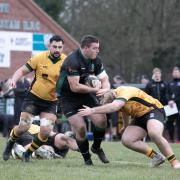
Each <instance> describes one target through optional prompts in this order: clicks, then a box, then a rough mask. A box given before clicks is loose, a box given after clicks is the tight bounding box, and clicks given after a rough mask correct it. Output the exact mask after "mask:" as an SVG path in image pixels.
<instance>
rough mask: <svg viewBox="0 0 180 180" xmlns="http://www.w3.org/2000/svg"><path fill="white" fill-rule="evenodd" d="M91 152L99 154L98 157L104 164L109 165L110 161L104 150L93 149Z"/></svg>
mask: <svg viewBox="0 0 180 180" xmlns="http://www.w3.org/2000/svg"><path fill="white" fill-rule="evenodd" d="M91 151H92V152H93V153H94V154H97V156H98V157H99V159H100V160H101V161H102V162H103V163H109V160H108V159H107V157H106V155H105V153H104V151H103V150H102V148H99V149H94V148H93V147H91Z"/></svg>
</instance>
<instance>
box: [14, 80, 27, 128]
mask: <svg viewBox="0 0 180 180" xmlns="http://www.w3.org/2000/svg"><path fill="white" fill-rule="evenodd" d="M29 87H30V82H29V81H28V80H27V78H25V77H22V78H21V79H19V81H17V83H16V88H14V122H13V124H14V125H17V124H18V123H19V118H20V114H21V106H22V103H23V100H24V98H25V97H26V95H27V91H28V89H29Z"/></svg>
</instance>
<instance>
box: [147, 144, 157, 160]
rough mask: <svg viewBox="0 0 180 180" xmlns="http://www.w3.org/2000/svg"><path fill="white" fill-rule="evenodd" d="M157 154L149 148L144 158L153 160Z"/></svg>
mask: <svg viewBox="0 0 180 180" xmlns="http://www.w3.org/2000/svg"><path fill="white" fill-rule="evenodd" d="M156 154H157V152H156V151H155V150H153V149H152V148H150V147H149V149H148V151H147V152H146V156H147V157H149V158H151V159H152V158H153V157H154V156H155V155H156Z"/></svg>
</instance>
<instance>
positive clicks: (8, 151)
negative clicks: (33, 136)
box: [3, 139, 15, 161]
mask: <svg viewBox="0 0 180 180" xmlns="http://www.w3.org/2000/svg"><path fill="white" fill-rule="evenodd" d="M14 143H15V141H12V140H11V139H9V140H8V141H7V143H6V147H5V149H4V152H3V160H4V161H7V160H8V159H9V157H10V155H11V151H12V149H13V146H14Z"/></svg>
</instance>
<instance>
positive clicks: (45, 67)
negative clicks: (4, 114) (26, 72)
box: [26, 51, 66, 101]
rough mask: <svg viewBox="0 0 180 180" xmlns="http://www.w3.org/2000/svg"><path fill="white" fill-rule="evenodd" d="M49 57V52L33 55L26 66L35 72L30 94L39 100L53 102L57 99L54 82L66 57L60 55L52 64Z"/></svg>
mask: <svg viewBox="0 0 180 180" xmlns="http://www.w3.org/2000/svg"><path fill="white" fill-rule="evenodd" d="M49 55H50V52H49V51H46V52H42V53H40V54H38V55H35V56H34V57H32V58H31V59H29V60H28V61H27V63H26V66H27V68H28V69H30V70H31V71H32V70H34V71H35V77H34V79H33V81H32V84H31V89H30V92H31V93H33V94H34V95H36V96H38V97H39V98H41V99H44V100H47V101H55V100H56V99H57V98H56V94H55V88H56V81H57V80H58V77H59V73H60V68H61V65H62V63H63V62H64V59H65V58H66V55H65V54H61V56H60V60H58V61H56V62H53V61H52V60H51V59H50V58H49Z"/></svg>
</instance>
